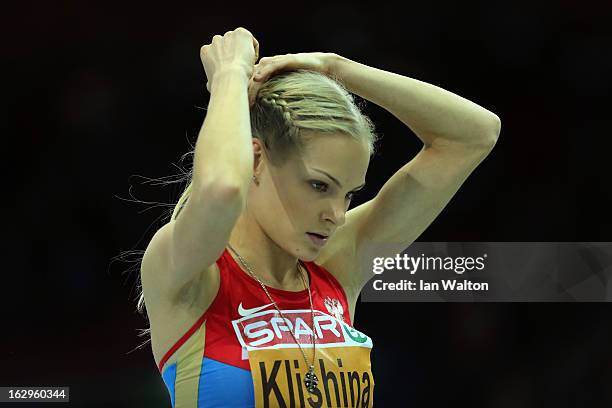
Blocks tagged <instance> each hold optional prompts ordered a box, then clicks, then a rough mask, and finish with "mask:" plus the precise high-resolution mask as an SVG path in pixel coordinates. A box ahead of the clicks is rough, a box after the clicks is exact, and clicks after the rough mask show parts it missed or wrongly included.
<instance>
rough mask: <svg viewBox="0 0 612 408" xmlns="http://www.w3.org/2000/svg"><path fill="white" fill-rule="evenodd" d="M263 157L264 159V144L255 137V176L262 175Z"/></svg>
mask: <svg viewBox="0 0 612 408" xmlns="http://www.w3.org/2000/svg"><path fill="white" fill-rule="evenodd" d="M263 157H264V148H263V142H262V141H261V140H259V139H258V138H256V137H254V138H253V174H255V176H257V175H259V174H261V171H262V170H263V168H262V164H261V163H262V162H263Z"/></svg>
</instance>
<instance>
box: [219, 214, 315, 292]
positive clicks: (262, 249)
mask: <svg viewBox="0 0 612 408" xmlns="http://www.w3.org/2000/svg"><path fill="white" fill-rule="evenodd" d="M229 244H230V245H231V246H232V248H233V249H234V250H235V251H236V252H237V253H238V254H239V255H240V256H241V257H242V258H243V259H244V261H245V262H246V264H247V265H248V266H249V267H250V268H251V271H252V272H253V274H254V275H255V276H256V277H258V278H259V279H260V280H261V281H262V282H263V283H264V284H265V285H267V286H270V287H273V288H277V289H284V290H291V291H300V290H303V289H304V282H303V280H302V278H301V277H300V274H301V273H302V272H303V271H301V270H300V269H298V265H297V263H298V259H297V258H295V257H294V256H293V255H291V254H289V253H288V252H286V251H285V250H284V249H283V248H281V247H279V246H278V245H277V244H276V243H275V242H274V241H273V240H272V239H270V237H268V236H267V235H266V234H265V233H264V231H263V230H262V229H261V227H260V226H259V224H258V223H257V222H256V221H255V220H254V219H253V218H252V217H250V216H249V215H248V214H246V212H243V213H242V214H241V215H240V216H239V217H238V220H237V221H236V224H235V225H234V229H233V230H232V233H231V234H230V239H229ZM230 252H231V251H230ZM232 255H233V256H234V257H236V256H235V254H232ZM236 263H237V264H238V265H240V267H241V268H242V269H245V272H246V273H248V271H247V270H246V268H245V267H244V266H243V265H242V263H241V262H240V260H239V259H236ZM304 279H306V281H307V283H308V276H307V275H306V276H304Z"/></svg>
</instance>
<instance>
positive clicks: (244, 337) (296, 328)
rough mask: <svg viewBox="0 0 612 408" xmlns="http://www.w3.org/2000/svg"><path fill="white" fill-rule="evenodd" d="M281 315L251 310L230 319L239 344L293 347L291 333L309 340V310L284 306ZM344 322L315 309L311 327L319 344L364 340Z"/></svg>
mask: <svg viewBox="0 0 612 408" xmlns="http://www.w3.org/2000/svg"><path fill="white" fill-rule="evenodd" d="M282 312H283V315H284V316H285V317H286V319H283V318H282V317H281V316H280V315H279V314H278V312H277V311H276V310H267V311H263V312H258V313H254V314H251V315H248V316H246V317H242V318H240V319H237V320H234V321H232V324H233V326H234V330H235V332H236V336H237V337H238V340H239V341H240V344H241V345H242V346H243V347H246V348H247V349H252V348H268V347H275V348H285V347H287V348H295V347H297V345H296V344H295V340H294V339H293V336H292V335H291V332H293V333H294V335H295V338H296V339H297V341H298V342H299V343H300V344H302V345H311V344H312V337H311V336H312V329H311V320H312V316H311V312H310V310H283V311H282ZM345 326H346V324H345V323H343V322H340V321H338V320H337V319H336V318H334V317H333V316H330V315H328V314H325V313H323V312H321V311H319V310H315V311H314V331H315V333H314V334H315V336H316V339H317V347H319V346H325V345H329V346H342V345H349V344H348V343H351V344H354V343H353V342H357V343H364V342H365V341H366V340H369V338H368V337H367V336H365V335H363V334H361V333H360V332H358V331H357V330H354V329H352V328H350V330H347V329H346V327H345Z"/></svg>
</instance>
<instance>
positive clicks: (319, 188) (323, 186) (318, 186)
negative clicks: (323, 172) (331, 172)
mask: <svg viewBox="0 0 612 408" xmlns="http://www.w3.org/2000/svg"><path fill="white" fill-rule="evenodd" d="M310 184H311V185H312V186H313V187H314V189H315V190H317V191H320V192H322V193H324V192H326V191H327V184H325V183H319V182H316V181H313V182H311V183H310Z"/></svg>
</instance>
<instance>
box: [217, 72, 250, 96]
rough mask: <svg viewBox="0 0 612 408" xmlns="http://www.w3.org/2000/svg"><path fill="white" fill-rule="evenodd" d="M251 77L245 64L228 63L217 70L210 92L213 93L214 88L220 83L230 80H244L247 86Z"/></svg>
mask: <svg viewBox="0 0 612 408" xmlns="http://www.w3.org/2000/svg"><path fill="white" fill-rule="evenodd" d="M249 78H250V76H249V74H248V72H247V70H246V69H245V68H244V67H243V66H240V65H228V66H226V67H223V68H221V69H220V70H219V71H217V72H215V77H214V78H213V80H212V83H211V87H210V92H211V93H212V92H213V90H214V89H215V88H217V87H218V86H219V84H220V83H227V82H228V81H229V82H236V81H242V82H244V86H245V87H246V86H247V85H248V82H249Z"/></svg>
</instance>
